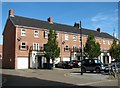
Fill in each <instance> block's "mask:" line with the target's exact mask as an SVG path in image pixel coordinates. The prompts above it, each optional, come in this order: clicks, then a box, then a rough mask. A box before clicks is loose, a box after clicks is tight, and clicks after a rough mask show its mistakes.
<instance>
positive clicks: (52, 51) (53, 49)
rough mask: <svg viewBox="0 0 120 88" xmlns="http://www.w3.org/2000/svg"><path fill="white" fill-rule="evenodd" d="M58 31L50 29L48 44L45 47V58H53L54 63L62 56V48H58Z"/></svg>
mask: <svg viewBox="0 0 120 88" xmlns="http://www.w3.org/2000/svg"><path fill="white" fill-rule="evenodd" d="M56 39H57V37H56V30H53V29H52V28H50V30H49V34H48V42H47V44H45V46H44V50H45V56H46V58H47V59H50V58H52V60H53V61H54V59H55V58H57V57H59V55H60V48H59V47H58V43H57V41H56Z"/></svg>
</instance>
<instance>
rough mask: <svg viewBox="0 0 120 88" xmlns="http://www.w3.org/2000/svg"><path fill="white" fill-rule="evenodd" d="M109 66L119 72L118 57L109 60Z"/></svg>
mask: <svg viewBox="0 0 120 88" xmlns="http://www.w3.org/2000/svg"><path fill="white" fill-rule="evenodd" d="M110 66H111V67H114V68H116V70H117V71H118V72H119V73H120V59H115V60H114V61H111V63H110Z"/></svg>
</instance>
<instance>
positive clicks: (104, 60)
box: [103, 55, 109, 64]
mask: <svg viewBox="0 0 120 88" xmlns="http://www.w3.org/2000/svg"><path fill="white" fill-rule="evenodd" d="M103 63H104V64H108V63H109V56H107V55H105V56H103Z"/></svg>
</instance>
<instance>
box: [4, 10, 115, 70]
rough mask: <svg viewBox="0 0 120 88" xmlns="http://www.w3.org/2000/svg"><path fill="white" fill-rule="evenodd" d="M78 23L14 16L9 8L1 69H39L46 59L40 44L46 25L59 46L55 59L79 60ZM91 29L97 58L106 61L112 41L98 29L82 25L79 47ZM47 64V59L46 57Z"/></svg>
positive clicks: (109, 57) (108, 61) (43, 42)
mask: <svg viewBox="0 0 120 88" xmlns="http://www.w3.org/2000/svg"><path fill="white" fill-rule="evenodd" d="M79 26H80V25H79V24H77V23H75V24H74V25H73V26H69V25H65V24H59V23H55V22H53V19H52V17H49V18H48V19H47V21H42V20H37V19H33V18H27V17H21V16H16V15H14V10H13V9H11V10H9V17H8V19H7V22H6V25H5V28H4V32H3V64H2V65H3V68H13V69H28V68H43V64H44V63H46V62H47V60H46V58H45V51H44V44H46V43H47V41H48V33H49V29H50V27H52V28H53V29H55V30H56V32H57V42H58V46H59V47H60V57H58V58H56V59H55V63H58V62H59V61H70V60H80V48H81V47H80V42H81V41H80V29H79ZM90 32H93V33H94V35H95V39H96V41H97V42H99V43H100V47H101V52H102V53H101V55H100V56H99V57H98V58H99V59H100V60H101V61H102V62H103V63H110V62H111V60H112V59H111V56H110V54H109V53H108V50H109V48H110V47H111V44H112V42H113V38H114V37H113V36H111V35H109V34H108V33H104V32H101V31H100V28H98V29H97V30H96V31H95V30H90V29H86V28H82V46H83V48H84V46H85V43H86V40H87V37H88V35H89V33H90ZM50 63H51V60H50Z"/></svg>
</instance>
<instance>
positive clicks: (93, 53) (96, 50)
mask: <svg viewBox="0 0 120 88" xmlns="http://www.w3.org/2000/svg"><path fill="white" fill-rule="evenodd" d="M84 51H85V53H86V54H87V57H88V58H95V57H96V58H97V57H98V56H99V55H100V44H99V43H97V42H96V41H95V37H94V34H93V33H92V32H91V33H90V34H89V35H88V38H87V42H86V45H85V48H84Z"/></svg>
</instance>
